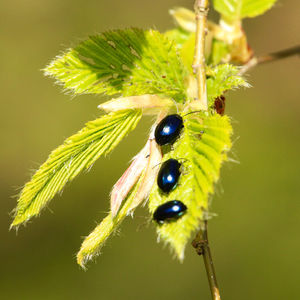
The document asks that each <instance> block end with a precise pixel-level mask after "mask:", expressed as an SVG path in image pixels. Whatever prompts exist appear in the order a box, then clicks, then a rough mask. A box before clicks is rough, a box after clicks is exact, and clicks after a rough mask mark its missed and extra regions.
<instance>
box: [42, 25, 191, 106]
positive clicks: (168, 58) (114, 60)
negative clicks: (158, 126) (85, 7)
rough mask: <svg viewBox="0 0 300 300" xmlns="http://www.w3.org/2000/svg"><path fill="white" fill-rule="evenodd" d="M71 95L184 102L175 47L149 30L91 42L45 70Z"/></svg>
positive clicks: (129, 31)
mask: <svg viewBox="0 0 300 300" xmlns="http://www.w3.org/2000/svg"><path fill="white" fill-rule="evenodd" d="M45 74H46V75H50V76H53V77H54V78H56V79H57V80H58V81H59V82H60V83H62V84H63V86H64V88H65V89H67V90H70V91H72V92H73V93H75V94H78V93H79V94H80V93H97V94H107V95H116V94H122V96H124V97H127V96H135V95H142V94H157V95H164V96H169V97H171V98H174V99H175V100H176V101H178V102H183V100H184V99H185V96H186V93H185V87H184V78H185V77H186V75H187V70H186V69H185V67H184V65H183V64H182V62H181V60H180V58H179V57H178V55H177V53H176V47H175V46H174V45H173V42H171V41H170V40H169V39H167V38H166V37H165V36H164V35H163V34H161V33H159V32H158V31H155V30H146V31H144V30H140V29H126V30H116V31H108V32H104V33H102V34H100V35H96V36H91V37H90V38H89V39H88V40H86V41H84V42H82V43H80V44H79V45H78V46H77V47H75V48H74V49H70V50H69V51H67V52H66V53H65V54H63V55H62V56H60V57H58V58H56V59H55V60H54V61H53V62H52V63H50V65H49V66H47V67H46V69H45Z"/></svg>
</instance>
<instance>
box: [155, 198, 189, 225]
mask: <svg viewBox="0 0 300 300" xmlns="http://www.w3.org/2000/svg"><path fill="white" fill-rule="evenodd" d="M186 210H187V207H186V206H185V205H184V204H183V203H182V202H181V201H178V200H172V201H168V202H166V203H164V204H162V205H160V206H159V207H158V208H157V209H156V210H155V212H154V214H153V219H154V220H155V221H156V222H157V223H159V224H163V223H165V222H172V221H175V220H177V219H179V218H180V217H182V216H183V215H184V214H185V212H186Z"/></svg>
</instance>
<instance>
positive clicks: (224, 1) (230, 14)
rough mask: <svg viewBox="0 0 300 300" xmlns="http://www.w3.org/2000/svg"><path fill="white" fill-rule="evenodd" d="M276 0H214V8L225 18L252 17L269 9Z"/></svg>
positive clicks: (232, 19)
mask: <svg viewBox="0 0 300 300" xmlns="http://www.w3.org/2000/svg"><path fill="white" fill-rule="evenodd" d="M275 2H276V0H214V1H213V3H214V8H215V10H216V11H218V12H219V13H220V14H221V15H222V16H223V17H225V19H226V20H231V21H234V20H240V19H244V18H253V17H256V16H258V15H261V14H263V13H264V12H266V11H267V10H269V9H270V8H271V7H272V6H273V5H274V3H275Z"/></svg>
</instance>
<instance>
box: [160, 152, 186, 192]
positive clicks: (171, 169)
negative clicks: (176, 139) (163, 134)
mask: <svg viewBox="0 0 300 300" xmlns="http://www.w3.org/2000/svg"><path fill="white" fill-rule="evenodd" d="M180 166H181V164H180V163H179V162H178V160H176V159H172V158H171V159H168V160H167V161H165V162H164V163H163V164H162V165H161V167H160V170H159V172H158V175H157V185H158V186H159V188H160V189H161V190H162V191H163V192H164V193H169V192H170V191H171V190H173V189H174V188H175V187H176V185H177V183H178V180H179V177H180Z"/></svg>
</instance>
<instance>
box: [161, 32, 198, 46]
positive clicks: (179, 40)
mask: <svg viewBox="0 0 300 300" xmlns="http://www.w3.org/2000/svg"><path fill="white" fill-rule="evenodd" d="M191 34H192V33H191V32H188V31H185V30H184V29H181V28H174V29H171V30H168V31H166V32H165V33H164V35H165V36H166V37H167V38H168V39H169V40H173V41H174V42H175V44H176V46H177V48H178V49H181V48H182V46H183V44H184V43H185V42H186V41H187V40H188V39H189V38H190V36H191Z"/></svg>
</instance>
